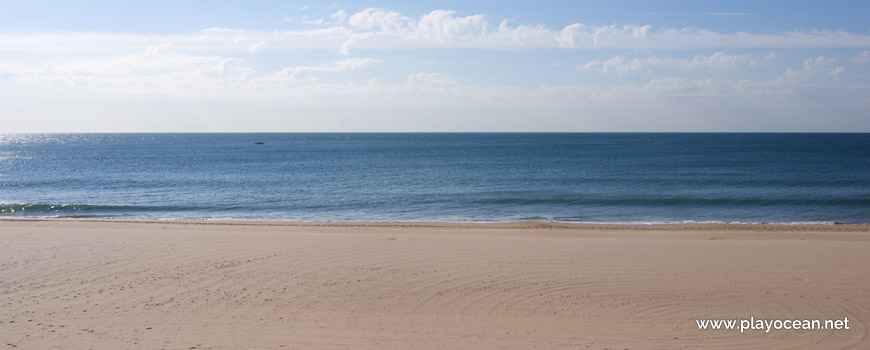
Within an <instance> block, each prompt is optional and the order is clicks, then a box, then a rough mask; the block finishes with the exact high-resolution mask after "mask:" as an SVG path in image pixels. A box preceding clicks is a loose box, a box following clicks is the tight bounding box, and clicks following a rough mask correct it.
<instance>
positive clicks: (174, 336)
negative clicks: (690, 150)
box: [0, 219, 870, 349]
mask: <svg viewBox="0 0 870 350" xmlns="http://www.w3.org/2000/svg"><path fill="white" fill-rule="evenodd" d="M868 266H870V226H839V225H837V226H766V225H679V226H592V225H569V224H547V223H515V224H479V225H472V224H432V223H392V224H353V223H342V224H317V223H280V222H197V221H159V222H156V221H152V222H148V221H116V220H63V219H4V220H0V348H3V349H9V348H17V349H125V348H129V349H275V348H288V349H357V348H371V349H563V348H564V349H693V348H703V349H736V348H747V349H749V348H756V349H792V348H796V349H867V348H870V336H868V324H870V270H868ZM750 318H754V319H764V320H795V319H799V320H804V319H810V320H815V319H818V320H827V319H832V320H837V319H839V320H843V319H844V318H848V320H849V329H848V330H847V329H841V330H803V329H801V330H794V329H792V330H785V329H781V330H776V329H774V330H771V331H770V332H766V331H764V330H746V331H744V332H742V333H741V332H740V331H739V330H721V329H720V330H711V329H707V330H700V329H699V327H698V325H697V320H706V319H734V320H743V319H750Z"/></svg>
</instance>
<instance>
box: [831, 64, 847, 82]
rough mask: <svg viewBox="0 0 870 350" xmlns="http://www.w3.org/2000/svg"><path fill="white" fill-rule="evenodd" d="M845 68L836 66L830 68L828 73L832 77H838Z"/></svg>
mask: <svg viewBox="0 0 870 350" xmlns="http://www.w3.org/2000/svg"><path fill="white" fill-rule="evenodd" d="M845 70H846V67H837V68H834V69H832V70H831V73H830V74H831V76H832V77H834V79H840V73H843V71H845Z"/></svg>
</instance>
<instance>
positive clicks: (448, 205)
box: [0, 133, 870, 223]
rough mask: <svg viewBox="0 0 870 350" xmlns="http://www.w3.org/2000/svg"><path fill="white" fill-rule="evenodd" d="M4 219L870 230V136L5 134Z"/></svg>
mask: <svg viewBox="0 0 870 350" xmlns="http://www.w3.org/2000/svg"><path fill="white" fill-rule="evenodd" d="M257 141H261V142H263V144H262V145H255V144H254V143H255V142H257ZM0 215H4V216H52V217H54V216H60V217H112V218H159V219H169V218H184V219H242V220H303V221H347V220H350V221H522V220H541V221H577V222H610V223H665V222H686V221H688V222H706V221H722V222H776V223H794V222H799V223H870V134H704V133H698V134H694V133H689V134H685V133H679V134H659V133H649V134H647V133H642V134H634V133H632V134H620V133H615V134H611V133H591V134H586V133H580V134H574V133H566V134H560V133H543V134H539V133H517V134H511V133H497V134H487V133H483V134H476V133H473V134H467V133H447V134H442V133H433V134H429V133H423V134H415V133H398V134H394V133H387V134H369V133H362V134H343V133H337V134H293V133H291V134H32V135H20V134H19V135H0Z"/></svg>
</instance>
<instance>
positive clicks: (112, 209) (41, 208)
mask: <svg viewBox="0 0 870 350" xmlns="http://www.w3.org/2000/svg"><path fill="white" fill-rule="evenodd" d="M191 209H192V208H182V207H172V206H130V205H91V204H44V203H2V204H0V215H30V214H32V215H47V214H56V215H61V214H66V213H88V212H91V213H130V212H167V211H169V212H171V211H183V210H191ZM74 216H76V217H78V216H87V217H93V216H99V215H87V214H82V215H74Z"/></svg>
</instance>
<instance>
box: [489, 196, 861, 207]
mask: <svg viewBox="0 0 870 350" xmlns="http://www.w3.org/2000/svg"><path fill="white" fill-rule="evenodd" d="M474 203H475V204H483V205H492V204H496V205H541V204H544V205H546V204H551V205H589V206H684V205H708V206H715V205H722V206H746V205H749V206H775V205H821V206H832V205H833V206H837V205H847V206H868V205H870V198H868V199H863V198H839V199H824V198H822V199H819V198H773V199H762V198H697V197H662V198H650V197H636V198H564V197H553V198H491V199H483V200H476V201H474Z"/></svg>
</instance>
